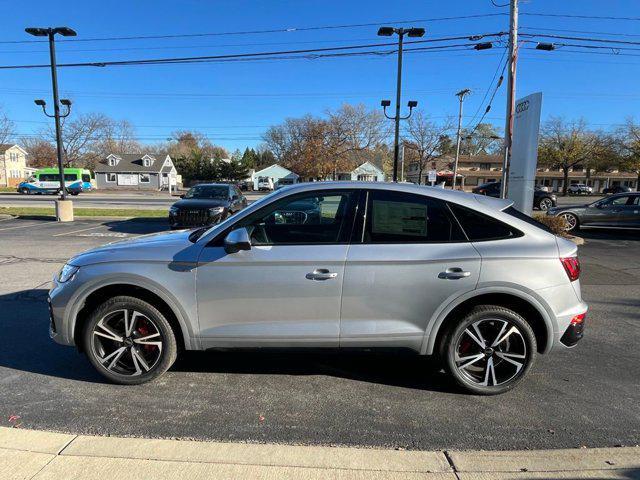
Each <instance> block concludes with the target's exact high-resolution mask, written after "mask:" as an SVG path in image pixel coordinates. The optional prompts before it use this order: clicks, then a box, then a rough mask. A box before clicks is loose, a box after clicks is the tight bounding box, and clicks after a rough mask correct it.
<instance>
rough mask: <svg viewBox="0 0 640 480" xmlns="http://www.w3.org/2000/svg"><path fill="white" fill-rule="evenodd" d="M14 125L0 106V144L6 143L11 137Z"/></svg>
mask: <svg viewBox="0 0 640 480" xmlns="http://www.w3.org/2000/svg"><path fill="white" fill-rule="evenodd" d="M14 128H15V125H14V123H13V122H12V121H11V120H10V119H9V117H7V115H6V114H5V113H4V111H3V110H2V109H1V108H0V144H3V143H8V142H9V140H11V138H12V137H13V133H14Z"/></svg>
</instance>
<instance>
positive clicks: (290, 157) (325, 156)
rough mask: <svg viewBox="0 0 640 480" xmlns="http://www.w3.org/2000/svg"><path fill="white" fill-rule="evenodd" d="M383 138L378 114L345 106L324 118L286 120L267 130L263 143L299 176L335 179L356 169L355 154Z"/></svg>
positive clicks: (384, 130) (361, 107)
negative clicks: (343, 171) (339, 173)
mask: <svg viewBox="0 0 640 480" xmlns="http://www.w3.org/2000/svg"><path fill="white" fill-rule="evenodd" d="M387 135H388V126H387V125H386V124H385V122H384V120H383V117H382V116H381V114H380V113H379V112H377V111H372V110H367V109H366V107H365V106H364V105H355V106H354V105H348V104H345V105H343V106H342V107H340V108H339V109H337V110H334V111H331V110H330V111H327V112H326V118H318V117H313V116H311V115H307V116H304V117H302V118H288V119H286V120H285V121H284V122H283V123H282V124H280V125H275V126H273V127H271V128H269V129H268V130H267V132H266V133H265V135H264V141H265V143H266V145H267V146H268V148H269V149H270V150H271V152H273V154H274V155H275V157H276V159H277V160H278V161H279V162H280V163H282V164H283V165H284V166H286V167H287V168H291V169H292V170H294V171H295V172H296V173H298V174H299V175H301V176H303V177H312V178H327V177H329V176H333V177H334V178H335V177H336V175H337V173H338V172H340V171H341V170H344V169H348V170H351V169H353V168H354V167H355V166H356V165H354V164H355V163H356V162H357V161H358V158H359V155H358V153H360V152H365V151H368V150H371V149H373V148H375V147H377V146H378V145H379V144H381V143H382V142H383V141H384V139H385V138H386V136H387Z"/></svg>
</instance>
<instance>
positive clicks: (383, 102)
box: [380, 100, 391, 107]
mask: <svg viewBox="0 0 640 480" xmlns="http://www.w3.org/2000/svg"><path fill="white" fill-rule="evenodd" d="M390 105H391V100H382V101H381V102H380V106H382V107H388V106H390Z"/></svg>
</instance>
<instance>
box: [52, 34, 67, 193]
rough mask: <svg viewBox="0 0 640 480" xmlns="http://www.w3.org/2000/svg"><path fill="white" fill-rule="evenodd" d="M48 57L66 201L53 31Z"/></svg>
mask: <svg viewBox="0 0 640 480" xmlns="http://www.w3.org/2000/svg"><path fill="white" fill-rule="evenodd" d="M49 57H50V59H51V84H52V86H53V117H54V120H55V124H56V148H57V152H58V171H59V172H60V199H61V200H66V199H67V188H66V186H65V183H64V168H63V165H62V153H63V152H62V129H61V128H60V101H59V99H58V74H57V72H56V42H55V33H54V31H53V29H51V28H50V29H49Z"/></svg>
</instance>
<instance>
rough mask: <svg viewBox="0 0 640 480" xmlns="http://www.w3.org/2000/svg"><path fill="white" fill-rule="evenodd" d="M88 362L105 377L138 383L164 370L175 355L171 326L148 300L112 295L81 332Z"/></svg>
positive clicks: (92, 315) (124, 382) (128, 382)
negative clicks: (82, 332)
mask: <svg viewBox="0 0 640 480" xmlns="http://www.w3.org/2000/svg"><path fill="white" fill-rule="evenodd" d="M83 344H84V351H85V353H86V354H87V356H88V358H89V361H90V362H91V364H92V365H93V366H94V367H95V368H96V369H97V370H98V372H100V374H102V375H103V376H104V377H106V378H107V379H108V380H110V381H112V382H114V383H118V384H121V385H138V384H141V383H145V382H148V381H151V380H153V379H155V378H157V377H159V376H160V375H162V374H163V373H164V372H166V371H167V370H168V369H169V368H170V367H171V365H172V364H173V362H174V361H175V359H176V356H177V344H176V338H175V334H174V333H173V330H172V328H171V325H170V324H169V322H168V321H167V319H166V318H165V317H164V315H163V314H162V313H161V312H160V311H159V310H157V309H156V308H155V307H153V306H152V305H150V304H149V303H147V302H145V301H143V300H141V299H139V298H135V297H128V296H119V297H114V298H112V299H110V300H108V301H106V302H105V303H103V304H102V305H100V306H99V307H98V308H97V309H96V310H95V311H94V312H93V313H92V314H91V316H90V317H89V320H88V321H87V323H86V325H85V329H84V335H83Z"/></svg>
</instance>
